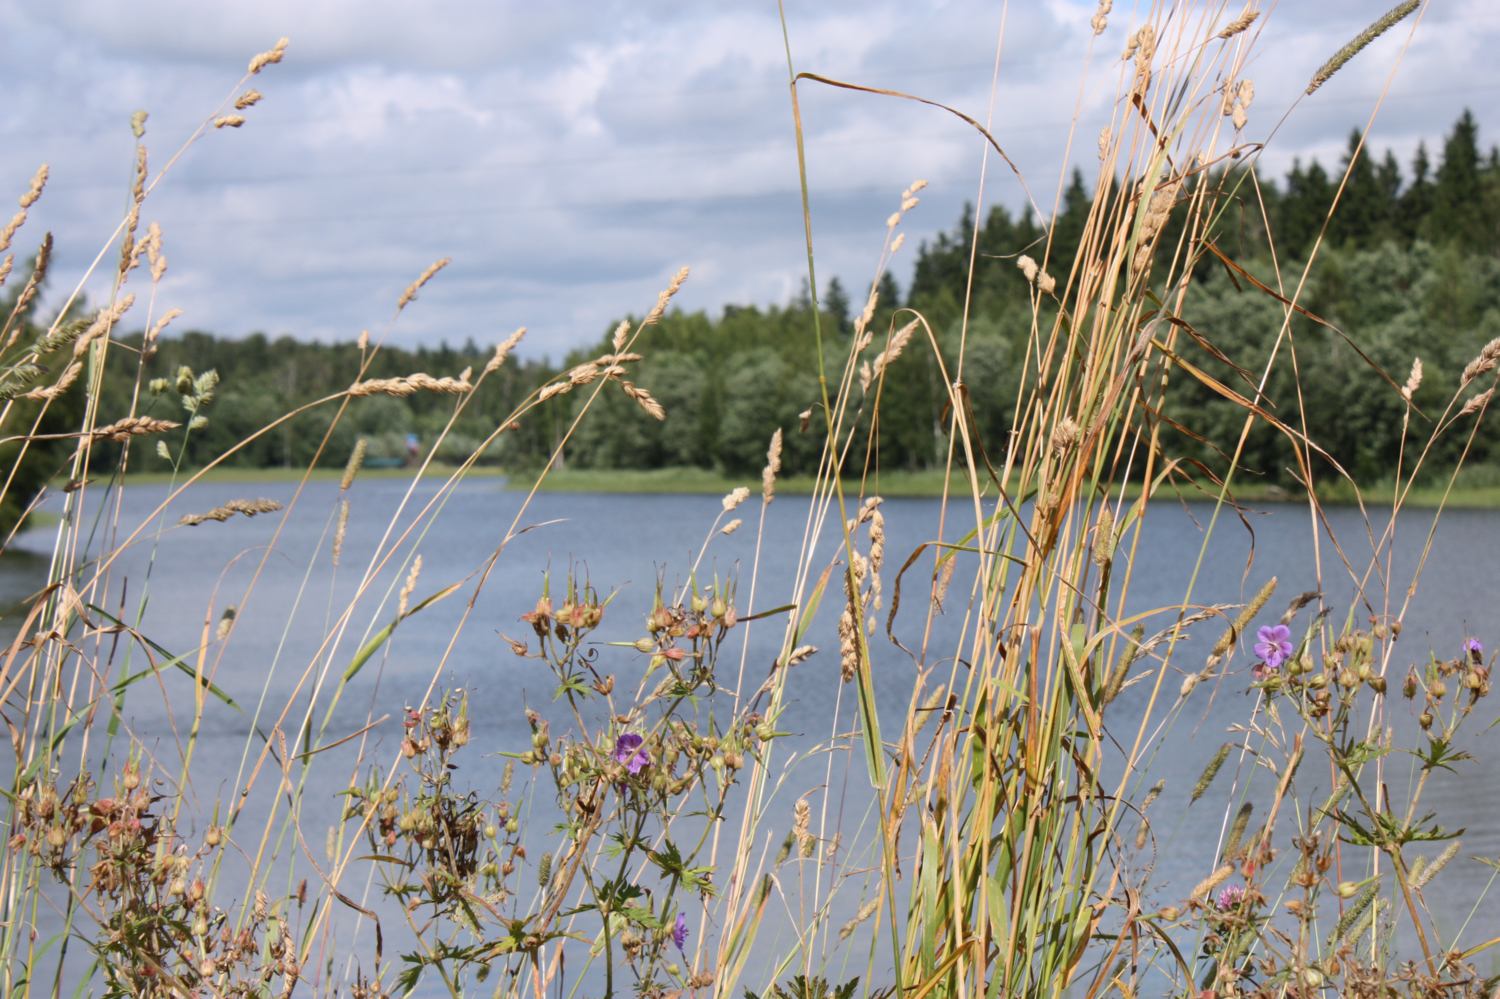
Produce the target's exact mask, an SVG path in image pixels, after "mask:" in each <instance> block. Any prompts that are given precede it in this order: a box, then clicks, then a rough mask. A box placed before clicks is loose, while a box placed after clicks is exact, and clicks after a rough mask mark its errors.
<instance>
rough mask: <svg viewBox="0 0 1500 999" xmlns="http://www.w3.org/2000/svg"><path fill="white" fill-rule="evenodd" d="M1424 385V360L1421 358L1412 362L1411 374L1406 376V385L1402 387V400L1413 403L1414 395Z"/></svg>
mask: <svg viewBox="0 0 1500 999" xmlns="http://www.w3.org/2000/svg"><path fill="white" fill-rule="evenodd" d="M1421 385H1422V359H1421V358H1420V357H1418V358H1416V359H1414V360H1413V361H1412V362H1411V374H1409V375H1407V376H1406V384H1405V385H1403V386H1401V398H1403V399H1405V400H1406V401H1407V402H1411V397H1412V393H1413V392H1415V391H1416V390H1417V389H1418V388H1420V387H1421Z"/></svg>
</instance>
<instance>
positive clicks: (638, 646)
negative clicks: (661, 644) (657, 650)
mask: <svg viewBox="0 0 1500 999" xmlns="http://www.w3.org/2000/svg"><path fill="white" fill-rule="evenodd" d="M652 644H653V643H652V641H651V639H649V638H637V639H636V640H635V650H636V651H637V652H639V653H641V654H643V655H644V654H645V653H647V652H650V651H651V646H652Z"/></svg>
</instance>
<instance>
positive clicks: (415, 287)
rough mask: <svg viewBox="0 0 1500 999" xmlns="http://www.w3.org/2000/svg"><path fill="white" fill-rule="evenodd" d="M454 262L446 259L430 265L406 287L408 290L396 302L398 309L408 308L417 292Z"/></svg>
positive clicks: (448, 258) (451, 259) (450, 258)
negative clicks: (407, 304) (407, 305)
mask: <svg viewBox="0 0 1500 999" xmlns="http://www.w3.org/2000/svg"><path fill="white" fill-rule="evenodd" d="M452 262H453V258H452V257H444V258H443V259H442V260H439V261H437V262H436V263H434V264H432V265H430V266H429V267H428V268H427V269H426V270H425V271H423V272H422V274H421V276H420V277H418V278H417V279H416V280H415V281H413V282H412V283H411V284H409V285H407V286H406V290H405V291H403V292H402V293H401V297H400V298H399V299H397V300H396V308H398V309H404V308H406V303H408V302H410V301H411V300H412V299H414V298H416V297H417V292H418V291H419V290H420V289H421V287H422V286H423V285H424V284H426V283H427V282H428V281H431V280H432V276H433V275H434V274H436V273H437V272H438V271H440V270H442V269H443V268H444V267H447V266H448V265H449V264H450V263H452Z"/></svg>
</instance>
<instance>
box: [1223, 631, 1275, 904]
mask: <svg viewBox="0 0 1500 999" xmlns="http://www.w3.org/2000/svg"><path fill="white" fill-rule="evenodd" d="M1278 627H1280V626H1279V625H1278ZM1261 630H1263V631H1264V630H1265V629H1261ZM1244 898H1245V889H1244V888H1242V887H1241V886H1240V885H1230V886H1228V887H1227V888H1225V889H1224V890H1223V891H1221V892H1219V911H1220V912H1228V911H1229V910H1230V909H1233V908H1234V907H1235V906H1237V905H1239V904H1240V902H1242V901H1243V900H1244Z"/></svg>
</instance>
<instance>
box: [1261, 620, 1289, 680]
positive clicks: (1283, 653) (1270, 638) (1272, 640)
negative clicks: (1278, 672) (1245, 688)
mask: <svg viewBox="0 0 1500 999" xmlns="http://www.w3.org/2000/svg"><path fill="white" fill-rule="evenodd" d="M1256 637H1257V638H1259V639H1260V641H1258V642H1256V643H1255V654H1256V655H1258V656H1260V657H1261V658H1262V659H1264V660H1265V663H1266V667H1267V668H1268V669H1280V668H1281V664H1282V663H1284V662H1286V661H1287V660H1288V659H1290V658H1291V657H1292V642H1291V638H1292V629H1290V628H1288V627H1287V626H1286V625H1284V624H1278V625H1274V626H1271V625H1267V626H1266V627H1264V628H1262V629H1260V631H1259V632H1258V633H1257V635H1256Z"/></svg>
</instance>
